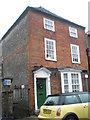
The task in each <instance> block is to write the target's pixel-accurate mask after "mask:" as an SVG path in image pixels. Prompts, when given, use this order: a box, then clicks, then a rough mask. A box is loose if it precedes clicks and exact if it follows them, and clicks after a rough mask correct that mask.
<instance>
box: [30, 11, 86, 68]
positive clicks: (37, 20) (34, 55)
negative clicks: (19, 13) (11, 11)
mask: <svg viewBox="0 0 90 120" xmlns="http://www.w3.org/2000/svg"><path fill="white" fill-rule="evenodd" d="M29 16H30V18H29V44H28V45H29V46H30V52H29V53H30V64H31V66H32V67H33V66H40V65H43V66H46V67H52V66H53V67H54V68H56V67H60V66H69V67H72V66H74V67H77V68H79V69H85V70H87V69H88V63H87V55H86V40H85V34H84V31H83V30H82V29H81V28H80V27H77V29H78V39H75V38H71V37H70V36H69V25H68V24H65V23H64V22H61V21H60V20H58V19H54V18H53V17H48V16H46V15H43V14H38V13H34V12H30V13H29ZM43 17H46V18H49V19H51V20H54V21H55V32H51V31H48V30H45V29H44V27H43V26H44V25H43ZM75 27H76V26H75ZM45 37H47V38H50V39H54V40H56V56H57V62H52V61H46V60H45V44H44V38H45ZM70 44H76V45H79V48H80V62H81V64H80V65H78V64H72V62H71V49H70Z"/></svg>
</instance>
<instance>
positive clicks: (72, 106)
mask: <svg viewBox="0 0 90 120" xmlns="http://www.w3.org/2000/svg"><path fill="white" fill-rule="evenodd" d="M64 99H65V100H64V105H63V107H62V113H63V114H62V116H66V115H68V114H70V113H74V114H76V115H77V116H78V118H80V119H81V118H82V119H83V118H85V117H86V113H87V111H86V113H84V112H85V109H87V108H84V106H85V105H84V104H82V103H81V101H80V99H79V97H78V96H77V94H72V95H66V96H65V97H64Z"/></svg>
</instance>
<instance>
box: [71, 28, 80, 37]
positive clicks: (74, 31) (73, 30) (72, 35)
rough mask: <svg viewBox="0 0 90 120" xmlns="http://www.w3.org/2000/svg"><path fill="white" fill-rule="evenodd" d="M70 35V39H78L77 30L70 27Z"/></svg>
mask: <svg viewBox="0 0 90 120" xmlns="http://www.w3.org/2000/svg"><path fill="white" fill-rule="evenodd" d="M69 35H70V37H74V38H78V33H77V29H76V28H74V27H71V26H69Z"/></svg>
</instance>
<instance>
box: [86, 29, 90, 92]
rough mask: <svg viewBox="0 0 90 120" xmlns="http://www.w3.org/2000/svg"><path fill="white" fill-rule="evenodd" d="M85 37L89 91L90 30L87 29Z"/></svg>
mask: <svg viewBox="0 0 90 120" xmlns="http://www.w3.org/2000/svg"><path fill="white" fill-rule="evenodd" d="M86 39H87V50H86V51H87V56H88V69H89V81H88V88H89V91H90V32H89V31H88V32H87V33H86Z"/></svg>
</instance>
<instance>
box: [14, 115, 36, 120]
mask: <svg viewBox="0 0 90 120" xmlns="http://www.w3.org/2000/svg"><path fill="white" fill-rule="evenodd" d="M15 120H38V117H37V116H36V115H35V116H30V117H26V118H22V119H15Z"/></svg>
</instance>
